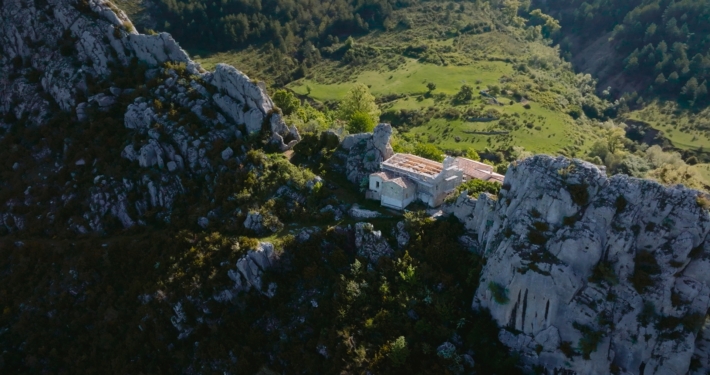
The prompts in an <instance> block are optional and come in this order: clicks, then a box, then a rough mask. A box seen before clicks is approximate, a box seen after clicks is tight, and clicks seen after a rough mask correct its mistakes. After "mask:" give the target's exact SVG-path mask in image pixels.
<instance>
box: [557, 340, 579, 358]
mask: <svg viewBox="0 0 710 375" xmlns="http://www.w3.org/2000/svg"><path fill="white" fill-rule="evenodd" d="M560 351H561V352H562V354H564V355H565V356H566V357H567V358H569V359H572V358H573V357H574V356H575V355H577V351H576V350H574V348H573V347H572V342H571V341H562V342H560Z"/></svg>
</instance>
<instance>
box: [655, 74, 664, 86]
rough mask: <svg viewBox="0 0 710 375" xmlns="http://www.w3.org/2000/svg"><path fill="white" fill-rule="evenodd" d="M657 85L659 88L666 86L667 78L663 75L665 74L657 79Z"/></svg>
mask: <svg viewBox="0 0 710 375" xmlns="http://www.w3.org/2000/svg"><path fill="white" fill-rule="evenodd" d="M655 82H656V85H657V86H663V85H665V84H666V76H664V75H663V73H660V74H659V75H658V77H656V81H655Z"/></svg>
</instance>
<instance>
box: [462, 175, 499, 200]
mask: <svg viewBox="0 0 710 375" xmlns="http://www.w3.org/2000/svg"><path fill="white" fill-rule="evenodd" d="M500 189H501V185H500V184H499V183H496V182H490V181H483V180H478V179H473V180H468V181H466V182H464V183H463V184H461V185H459V186H458V187H457V188H456V192H455V193H454V197H458V196H459V195H460V194H461V193H462V192H463V191H464V190H467V191H468V196H469V197H473V198H478V196H479V195H481V193H489V194H492V195H498V193H499V192H500Z"/></svg>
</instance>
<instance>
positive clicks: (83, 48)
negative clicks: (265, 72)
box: [0, 0, 300, 234]
mask: <svg viewBox="0 0 710 375" xmlns="http://www.w3.org/2000/svg"><path fill="white" fill-rule="evenodd" d="M0 14H1V15H2V23H0V29H1V30H2V33H0V46H2V49H1V50H0V53H1V54H0V81H1V82H2V86H1V88H0V113H1V114H2V120H0V129H1V131H2V132H1V133H0V137H1V138H0V143H1V145H2V149H1V151H0V160H2V163H3V164H2V168H0V169H1V170H2V172H1V173H2V177H1V179H0V190H1V191H2V192H1V193H0V204H1V206H0V228H2V231H4V232H16V231H21V230H23V229H30V228H32V230H33V231H38V230H39V231H40V232H41V231H42V228H44V232H43V234H52V233H57V232H61V231H63V230H66V229H71V230H72V231H75V232H79V233H86V232H90V231H92V232H105V231H107V230H113V229H119V228H130V227H132V226H134V225H136V224H145V223H146V220H147V219H150V220H153V221H154V222H156V223H161V222H163V223H164V222H170V221H171V217H173V216H174V210H175V207H176V203H178V201H179V200H180V198H179V197H181V196H193V197H195V196H197V197H199V196H200V195H203V194H204V193H203V192H206V193H207V194H206V195H207V196H209V195H210V194H211V193H210V192H214V189H215V187H216V185H217V184H218V182H217V181H218V180H219V179H220V177H221V176H222V175H224V174H225V173H227V170H229V169H234V168H235V167H236V166H238V165H240V164H243V163H244V157H245V154H246V152H247V151H248V149H250V148H253V147H267V148H268V147H271V148H274V149H275V150H287V149H289V148H291V147H292V146H293V145H294V144H295V143H296V142H298V140H299V139H300V136H299V135H298V132H297V130H296V129H295V128H294V127H291V128H289V127H288V126H287V125H286V124H285V123H284V122H283V120H282V119H281V116H280V114H279V112H278V110H277V109H276V108H275V107H274V104H273V102H272V101H271V99H270V98H269V96H268V95H267V94H266V91H265V87H264V85H263V84H259V83H257V82H255V81H252V80H250V79H249V78H248V77H247V76H245V75H244V74H242V73H241V72H239V71H238V70H236V69H235V68H233V67H231V66H227V65H220V66H218V67H217V68H216V70H215V71H214V72H213V73H212V72H205V71H204V70H203V69H201V68H200V66H199V65H198V64H196V63H194V62H193V61H192V60H190V58H189V57H188V56H187V54H186V53H185V52H184V51H183V50H182V49H180V47H179V46H178V45H177V43H176V42H175V41H174V40H173V39H172V38H171V37H170V35H168V34H164V33H163V34H158V35H141V34H138V33H137V32H136V31H135V28H134V27H133V25H132V24H131V22H130V20H129V19H128V18H127V17H126V16H125V14H124V13H123V12H122V11H121V10H119V9H118V8H116V7H115V6H114V5H113V4H112V3H111V2H108V1H102V0H90V1H87V0H78V1H75V0H50V1H36V2H28V1H5V2H3V4H2V7H1V8H0ZM257 134H260V135H257ZM198 200H199V199H198ZM213 200H214V199H212V202H210V199H209V197H207V198H202V203H206V204H207V205H209V204H210V203H212V204H214V201H213ZM190 201H191V202H193V203H194V202H195V199H191V200H190ZM213 208H214V207H213Z"/></svg>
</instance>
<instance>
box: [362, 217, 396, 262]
mask: <svg viewBox="0 0 710 375" xmlns="http://www.w3.org/2000/svg"><path fill="white" fill-rule="evenodd" d="M355 247H356V248H357V255H359V256H364V257H366V258H368V259H369V260H370V262H372V263H377V260H378V259H380V257H382V256H392V255H393V254H394V251H393V250H392V248H391V247H390V245H389V244H388V243H387V240H386V239H385V238H384V237H382V232H381V231H378V230H375V227H374V226H373V225H372V224H370V223H357V224H355Z"/></svg>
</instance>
